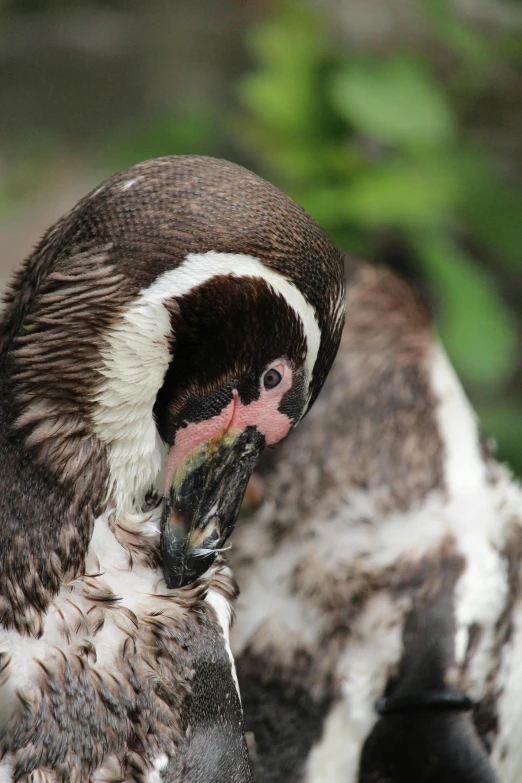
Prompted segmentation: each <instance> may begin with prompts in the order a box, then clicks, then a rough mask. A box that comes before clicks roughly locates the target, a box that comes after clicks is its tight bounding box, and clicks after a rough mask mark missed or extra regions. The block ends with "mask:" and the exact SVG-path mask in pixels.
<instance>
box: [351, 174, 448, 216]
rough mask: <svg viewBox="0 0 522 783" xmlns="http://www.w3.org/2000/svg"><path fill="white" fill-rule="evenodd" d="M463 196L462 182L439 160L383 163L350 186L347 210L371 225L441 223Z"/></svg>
mask: <svg viewBox="0 0 522 783" xmlns="http://www.w3.org/2000/svg"><path fill="white" fill-rule="evenodd" d="M459 197H460V182H459V180H458V178H457V177H456V176H455V175H454V173H453V172H452V170H451V168H450V167H448V166H445V165H444V161H440V163H439V164H438V165H437V164H436V163H435V162H433V163H431V164H428V163H427V162H426V161H422V162H421V161H419V162H403V161H394V162H391V163H385V164H381V165H380V166H376V167H375V168H373V169H371V170H369V171H368V172H367V173H365V174H362V175H361V176H359V177H357V179H355V180H354V181H352V183H351V184H350V185H349V187H348V189H347V192H346V196H345V199H344V209H345V212H346V215H347V216H348V217H350V219H352V220H355V221H359V222H361V223H362V224H364V225H366V226H370V227H387V226H398V227H404V228H412V227H420V226H425V227H429V226H438V225H439V224H440V223H442V222H443V221H444V220H445V219H446V218H447V216H448V214H450V213H451V211H452V209H453V208H454V206H455V204H456V203H457V202H458V200H459Z"/></svg>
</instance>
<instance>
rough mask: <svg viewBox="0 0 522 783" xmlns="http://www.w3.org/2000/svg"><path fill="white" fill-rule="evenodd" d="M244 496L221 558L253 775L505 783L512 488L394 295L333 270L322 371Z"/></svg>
mask: <svg viewBox="0 0 522 783" xmlns="http://www.w3.org/2000/svg"><path fill="white" fill-rule="evenodd" d="M254 490H255V491H254ZM249 497H250V498H251V499H250V501H249V503H250V507H249V508H246V509H245V510H244V512H243V514H244V518H243V520H242V522H241V525H240V526H239V529H238V531H237V536H236V537H235V539H234V546H233V548H232V551H231V553H230V560H229V562H230V564H231V565H232V567H233V570H234V574H235V576H236V578H237V580H238V583H239V585H240V587H241V596H240V598H239V600H238V604H237V606H236V614H237V622H236V624H235V626H234V629H233V633H232V651H233V654H234V657H235V660H236V666H237V673H238V680H239V686H240V690H241V695H242V702H243V709H244V719H245V729H246V732H247V736H248V737H249V745H250V747H251V749H252V760H253V765H254V772H255V780H256V781H257V782H258V783H269V782H270V783H283V781H284V783H420V781H422V783H435V781H437V782H439V781H444V783H457V781H458V783H493V781H500V782H501V783H518V781H520V780H521V779H522V746H521V744H520V742H519V741H518V734H519V730H520V728H521V727H522V699H521V698H520V697H519V694H520V687H521V686H520V682H521V678H520V674H521V665H522V601H521V595H522V593H521V585H522V581H521V573H522V571H521V566H522V491H521V488H520V486H519V484H518V482H517V481H516V480H515V479H514V478H513V476H512V475H511V473H510V471H509V470H508V468H507V467H505V466H503V465H501V464H499V463H498V462H497V461H496V460H495V458H494V456H493V455H492V449H491V445H490V444H489V442H488V441H487V440H486V439H485V438H484V435H483V433H482V431H481V428H480V425H479V423H478V421H477V417H476V415H475V413H474V411H473V409H472V408H471V406H470V404H469V402H468V400H467V399H466V396H465V394H464V392H463V389H462V387H461V385H460V383H459V381H458V378H457V376H456V374H455V372H454V370H453V368H452V366H451V364H450V362H449V361H448V358H447V356H446V354H445V352H444V350H443V347H442V346H441V344H440V342H439V340H438V339H437V336H436V333H435V330H434V326H433V323H432V316H431V312H430V309H429V307H428V306H427V305H426V303H425V301H424V300H423V299H422V298H421V297H420V296H419V295H418V294H417V293H416V292H415V291H414V290H413V289H412V288H411V287H410V285H409V284H408V283H406V282H405V281H403V280H401V279H400V278H398V277H397V276H395V275H394V274H393V273H392V272H390V271H388V270H387V269H385V268H380V267H374V266H371V265H369V264H366V263H363V262H358V261H355V260H353V261H351V260H349V261H348V262H347V296H346V325H345V328H344V332H343V337H342V341H341V347H340V349H339V353H338V355H337V359H336V361H335V363H334V365H333V369H332V372H331V373H330V376H329V378H328V381H327V383H326V384H325V387H324V389H323V391H322V393H321V395H320V397H319V400H318V402H317V404H316V405H315V407H314V410H313V411H312V412H311V414H310V416H309V417H308V418H307V420H306V421H305V422H304V423H303V425H302V426H301V427H300V428H299V430H298V431H296V432H295V433H294V434H292V435H291V436H290V438H289V439H288V440H287V441H286V442H285V443H284V444H283V445H282V446H281V448H280V449H279V450H278V451H277V452H275V453H273V454H272V453H269V454H267V456H266V458H263V460H262V462H260V465H259V471H258V475H257V479H256V484H255V485H254V486H253V490H252V491H251V492H250V493H249ZM252 499H253V500H252ZM261 500H263V502H262V503H261V502H260V501H261Z"/></svg>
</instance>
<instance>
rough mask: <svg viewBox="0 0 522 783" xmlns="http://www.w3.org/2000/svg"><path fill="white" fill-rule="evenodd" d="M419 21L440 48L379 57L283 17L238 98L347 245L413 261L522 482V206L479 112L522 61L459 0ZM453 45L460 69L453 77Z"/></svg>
mask: <svg viewBox="0 0 522 783" xmlns="http://www.w3.org/2000/svg"><path fill="white" fill-rule="evenodd" d="M419 8H420V9H422V11H423V13H424V14H425V17H426V18H425V22H426V24H427V25H428V27H429V29H430V34H431V36H432V39H433V40H434V41H435V46H434V47H432V48H431V49H430V47H426V46H422V45H421V44H420V43H419V44H417V45H415V44H411V43H409V44H408V45H406V44H404V43H401V42H396V43H394V44H393V45H392V46H389V45H388V46H386V47H383V49H382V51H376V50H375V47H373V48H372V51H371V52H370V51H365V49H364V46H358V47H357V48H355V47H353V46H352V47H350V46H349V45H347V44H346V42H342V33H340V32H339V31H338V30H337V31H336V36H335V38H336V41H337V44H336V43H334V40H333V34H332V31H331V29H330V30H329V29H328V22H329V20H328V18H327V16H326V15H325V14H324V13H319V12H318V10H317V8H313V7H311V6H308V5H306V4H305V3H294V4H292V3H287V2H284V3H276V4H275V5H272V7H271V11H270V13H269V15H268V16H265V17H264V18H263V19H261V20H260V21H259V22H258V23H257V24H256V25H255V26H253V27H252V28H251V29H250V32H249V36H248V49H249V52H250V54H251V57H252V61H253V70H252V71H251V72H250V73H248V74H247V75H245V76H244V77H243V78H242V79H241V81H240V83H239V86H238V90H239V99H240V102H241V104H242V106H243V109H244V111H243V113H242V114H241V115H240V116H238V117H236V118H235V122H234V128H235V132H236V135H237V138H238V140H239V142H240V143H241V144H243V145H245V147H246V148H247V149H248V151H249V153H250V154H253V155H254V156H255V159H256V160H257V161H258V162H259V167H260V168H261V170H262V171H263V173H264V174H265V175H266V176H268V177H269V178H270V179H272V180H273V181H275V182H276V183H278V184H279V185H280V186H281V187H282V188H283V189H284V190H286V191H287V192H289V193H290V194H291V195H292V196H293V197H294V198H295V199H296V200H297V201H298V202H299V203H301V204H302V205H303V206H304V207H305V208H306V209H307V210H309V212H311V214H312V215H314V217H315V218H316V219H317V220H318V222H319V223H320V224H321V225H322V226H323V228H324V229H325V230H326V231H327V232H328V233H329V234H330V235H331V236H332V237H333V239H334V240H335V241H336V242H337V243H338V245H339V246H340V247H342V248H343V249H345V250H347V251H351V252H355V253H357V254H360V255H362V256H364V257H366V258H369V259H372V260H377V261H383V262H385V263H389V262H390V261H392V262H393V257H394V256H396V249H397V247H400V249H401V250H400V255H401V259H402V260H403V261H404V260H405V261H406V266H407V267H408V269H409V270H410V271H411V270H413V273H414V276H418V277H420V278H422V280H423V281H424V282H425V284H426V287H427V288H428V290H430V291H431V292H432V293H433V294H434V298H435V302H436V312H437V320H438V327H439V331H440V334H441V336H442V339H443V341H444V343H445V345H446V348H447V350H448V352H449V354H450V357H451V359H452V361H453V363H454V365H455V367H456V369H457V372H458V374H459V375H460V377H461V379H462V381H463V382H464V385H465V386H466V388H467V390H468V393H469V394H470V396H471V398H472V400H473V402H474V404H475V406H476V407H477V408H478V410H479V413H480V415H481V418H482V420H483V422H484V426H485V428H486V431H487V433H488V434H492V435H495V437H496V438H497V440H498V442H499V445H500V456H501V457H502V458H504V459H508V460H509V461H510V462H511V464H512V465H513V466H514V467H515V468H516V470H517V471H519V472H521V471H522V401H521V396H520V391H519V385H518V384H517V374H518V376H519V378H518V379H520V355H521V354H520V347H519V345H520V341H519V339H518V338H519V329H520V323H519V315H520V313H518V315H517V314H516V313H517V305H518V306H520V305H522V301H521V300H520V299H521V298H522V297H521V298H519V300H517V301H513V302H512V303H508V299H507V297H505V296H503V290H502V289H503V288H505V287H512V288H513V289H515V290H516V289H517V288H518V290H519V291H520V292H522V220H521V215H522V198H521V195H520V193H519V192H518V191H517V183H516V182H511V181H509V180H508V179H507V178H506V177H505V176H501V174H500V173H499V170H500V167H499V165H498V163H497V161H496V160H495V158H494V156H493V154H492V151H491V150H488V149H487V148H484V147H483V146H481V145H480V144H478V143H477V141H476V138H475V137H476V136H477V135H478V134H477V133H475V132H474V131H476V124H475V125H474V122H475V120H474V114H479V113H480V111H479V110H480V109H481V105H482V104H481V102H482V101H484V100H488V97H489V98H491V95H490V93H491V91H493V90H494V85H495V78H494V77H498V73H499V71H500V69H501V67H502V66H505V68H506V69H507V70H508V73H509V69H512V71H513V70H514V71H515V72H518V74H519V76H521V75H522V74H521V73H520V71H521V66H522V49H521V47H520V46H517V45H515V44H514V42H513V40H512V39H511V38H510V37H509V35H508V34H504V35H503V36H497V37H496V38H492V37H491V36H486V35H484V34H480V33H479V32H477V31H476V30H474V29H473V28H472V27H471V26H470V25H469V24H464V22H462V20H461V19H460V18H459V17H458V16H457V15H456V13H455V11H454V10H452V8H453V6H452V4H450V3H447V2H445V0H428V2H426V3H424V4H422V3H419ZM339 41H341V42H342V43H344V45H340V44H339ZM437 46H439V49H438V50H437ZM440 47H442V50H443V51H445V52H446V54H447V57H448V59H449V61H450V63H451V69H448V68H446V71H445V72H442V73H441V68H440V67H438V64H437V60H438V59H439V60H440ZM437 52H438V54H439V57H438V58H437V57H436V56H435V54H436V53H437ZM511 76H512V73H511ZM497 98H498V96H497ZM399 268H400V264H399ZM508 293H509V292H508ZM513 304H514V305H515V306H513Z"/></svg>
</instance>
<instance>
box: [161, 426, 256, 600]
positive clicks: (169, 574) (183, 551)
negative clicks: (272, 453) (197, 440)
mask: <svg viewBox="0 0 522 783" xmlns="http://www.w3.org/2000/svg"><path fill="white" fill-rule="evenodd" d="M264 445H265V438H264V436H263V435H262V434H261V433H260V432H259V430H258V429H256V428H255V427H247V428H246V429H245V430H243V431H230V430H229V431H226V432H225V433H224V434H223V435H222V436H220V437H219V438H215V439H213V440H210V441H207V442H205V443H202V444H200V445H199V446H197V447H196V448H195V449H193V450H192V451H191V452H189V454H188V455H187V456H186V457H185V458H184V459H183V460H182V461H181V462H180V464H179V465H178V466H177V467H176V470H175V471H174V474H173V476H172V479H171V481H170V486H169V488H168V490H167V492H166V494H165V503H164V508H163V516H162V520H161V544H160V548H161V559H162V565H163V574H164V576H165V582H166V583H167V587H168V588H176V587H183V586H184V585H186V584H189V583H190V582H193V581H194V580H195V579H197V578H198V577H199V576H201V575H202V574H203V573H204V572H205V571H206V570H207V569H208V568H209V567H210V566H211V565H212V563H213V562H214V560H215V559H216V557H217V554H218V552H219V550H220V548H222V547H223V545H224V543H225V542H226V540H227V538H228V537H229V536H230V534H231V533H232V531H233V529H234V526H235V524H236V520H237V517H238V514H239V510H240V508H241V502H242V500H243V495H244V494H245V490H246V486H247V483H248V480H249V478H250V475H251V473H252V471H253V469H254V467H255V465H256V462H257V460H258V457H259V454H260V453H261V451H262V449H263V447H264Z"/></svg>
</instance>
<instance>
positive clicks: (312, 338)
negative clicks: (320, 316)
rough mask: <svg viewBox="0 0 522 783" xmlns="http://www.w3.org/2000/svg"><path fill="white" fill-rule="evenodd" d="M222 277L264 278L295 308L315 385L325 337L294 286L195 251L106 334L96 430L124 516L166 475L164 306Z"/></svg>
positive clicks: (243, 258) (254, 262)
mask: <svg viewBox="0 0 522 783" xmlns="http://www.w3.org/2000/svg"><path fill="white" fill-rule="evenodd" d="M224 275H233V276H234V277H251V278H257V279H262V280H264V281H265V282H266V283H267V285H268V286H269V287H270V288H271V289H272V290H273V291H275V292H276V293H278V294H280V295H281V296H282V297H283V298H284V300H285V301H286V302H287V304H288V305H289V306H290V307H291V308H292V309H293V311H294V312H295V314H296V317H297V318H298V319H299V320H300V321H301V323H302V325H303V332H304V335H305V338H306V343H307V355H306V361H305V369H306V374H307V383H308V385H310V381H311V378H312V373H313V369H314V366H315V362H316V359H317V355H318V353H319V347H320V343H321V331H320V329H319V324H318V322H317V318H316V314H315V311H314V308H313V307H312V305H311V304H310V303H309V302H307V301H306V299H305V298H304V296H303V294H302V293H301V292H300V291H299V289H298V288H297V287H296V286H295V285H294V283H292V282H291V281H290V280H288V279H287V278H286V277H284V276H283V275H281V274H279V273H278V272H276V271H274V270H273V269H269V268H268V267H266V266H265V265H264V264H263V263H262V262H261V261H260V260H259V259H257V258H253V257H252V256H248V255H241V254H235V253H218V252H215V251H209V252H208V253H190V254H189V255H187V257H186V258H185V260H184V261H183V262H182V263H181V264H180V265H179V266H178V267H177V268H176V269H172V270H169V271H168V272H165V273H164V274H162V275H160V276H159V277H158V278H157V279H156V280H155V281H154V282H153V283H152V284H151V285H150V286H149V287H148V288H144V289H142V290H141V291H140V293H139V295H138V296H137V298H136V299H135V300H134V301H133V302H132V303H131V304H130V305H129V307H128V308H127V309H126V310H125V312H123V314H122V316H121V319H120V320H119V322H118V324H117V325H116V326H115V327H114V328H112V329H111V330H110V331H109V333H108V334H107V335H106V336H105V348H103V349H102V352H101V356H102V366H101V368H100V372H101V374H102V375H103V376H104V378H105V380H104V383H103V385H102V387H101V389H100V391H99V392H98V394H97V396H96V400H95V402H96V403H97V404H96V406H95V409H94V412H93V425H94V430H95V433H96V434H97V435H98V437H99V438H100V439H101V440H102V442H104V443H106V444H107V445H109V446H110V457H109V461H110V475H111V483H110V486H109V496H111V497H113V499H114V501H115V503H116V506H117V508H118V509H120V510H126V511H132V510H134V509H135V507H136V505H139V501H140V500H141V498H142V496H143V493H144V492H146V491H147V489H148V488H149V487H150V486H152V485H153V484H154V483H155V481H156V477H157V475H158V473H159V471H160V469H161V452H160V441H159V435H158V433H157V430H156V425H155V422H154V418H153V415H152V409H153V406H154V402H155V399H156V395H157V393H158V391H159V389H160V388H161V385H162V383H163V378H164V377H165V373H166V371H167V369H168V366H169V363H170V361H171V359H172V355H171V352H170V347H169V340H170V338H171V326H170V318H169V313H168V310H167V308H166V307H165V303H166V302H172V300H173V299H179V298H180V297H182V296H185V295H186V294H188V293H190V292H191V291H193V290H194V289H195V288H197V287H198V286H201V285H203V284H204V283H206V282H208V281H209V280H212V278H214V277H217V276H224Z"/></svg>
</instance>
